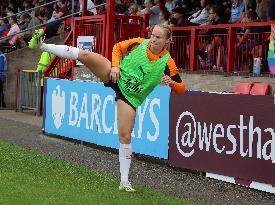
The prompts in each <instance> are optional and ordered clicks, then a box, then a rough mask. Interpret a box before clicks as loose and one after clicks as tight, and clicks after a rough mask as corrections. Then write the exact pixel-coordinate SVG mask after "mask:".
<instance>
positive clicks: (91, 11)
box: [79, 0, 97, 16]
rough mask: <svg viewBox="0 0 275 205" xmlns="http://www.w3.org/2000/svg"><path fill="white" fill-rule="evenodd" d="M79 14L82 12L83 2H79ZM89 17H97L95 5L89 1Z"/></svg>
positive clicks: (80, 0)
mask: <svg viewBox="0 0 275 205" xmlns="http://www.w3.org/2000/svg"><path fill="white" fill-rule="evenodd" d="M79 12H82V0H79ZM87 15H88V16H93V15H97V11H96V8H95V4H94V2H93V1H92V0H87Z"/></svg>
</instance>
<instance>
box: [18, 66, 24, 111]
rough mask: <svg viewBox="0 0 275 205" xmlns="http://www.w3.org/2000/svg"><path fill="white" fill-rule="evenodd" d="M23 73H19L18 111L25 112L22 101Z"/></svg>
mask: <svg viewBox="0 0 275 205" xmlns="http://www.w3.org/2000/svg"><path fill="white" fill-rule="evenodd" d="M23 78H24V76H23V71H21V70H20V71H19V100H18V111H19V112H23V108H22V104H23V103H22V101H23Z"/></svg>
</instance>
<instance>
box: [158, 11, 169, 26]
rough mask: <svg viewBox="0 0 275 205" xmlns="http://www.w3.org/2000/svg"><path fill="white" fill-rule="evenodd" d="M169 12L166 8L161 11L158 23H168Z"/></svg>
mask: <svg viewBox="0 0 275 205" xmlns="http://www.w3.org/2000/svg"><path fill="white" fill-rule="evenodd" d="M169 19H170V13H169V11H167V10H164V11H161V12H160V13H159V24H161V25H169Z"/></svg>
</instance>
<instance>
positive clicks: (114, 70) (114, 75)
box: [110, 67, 121, 83]
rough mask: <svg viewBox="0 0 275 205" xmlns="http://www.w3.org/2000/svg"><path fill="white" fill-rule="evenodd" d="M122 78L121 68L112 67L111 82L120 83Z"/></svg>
mask: <svg viewBox="0 0 275 205" xmlns="http://www.w3.org/2000/svg"><path fill="white" fill-rule="evenodd" d="M120 76H121V71H120V68H119V67H112V68H111V72H110V80H111V81H112V82H114V83H116V82H117V81H118V79H119V78H120Z"/></svg>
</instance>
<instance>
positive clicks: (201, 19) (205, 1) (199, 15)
mask: <svg viewBox="0 0 275 205" xmlns="http://www.w3.org/2000/svg"><path fill="white" fill-rule="evenodd" d="M200 3H201V8H200V9H199V10H198V11H197V12H195V13H194V14H192V15H191V16H189V17H188V20H189V21H190V23H192V24H193V25H208V24H210V21H209V19H208V9H207V6H209V4H210V0H200ZM208 8H209V7H208Z"/></svg>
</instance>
